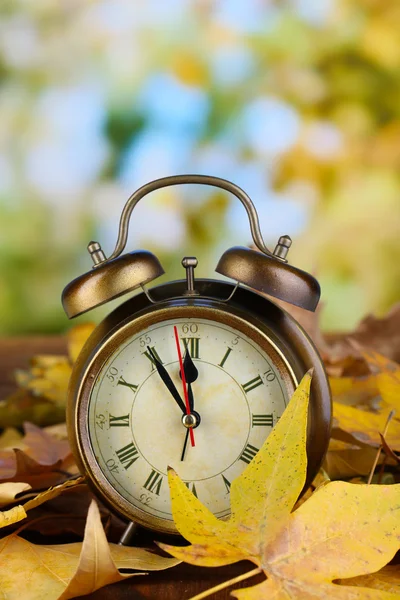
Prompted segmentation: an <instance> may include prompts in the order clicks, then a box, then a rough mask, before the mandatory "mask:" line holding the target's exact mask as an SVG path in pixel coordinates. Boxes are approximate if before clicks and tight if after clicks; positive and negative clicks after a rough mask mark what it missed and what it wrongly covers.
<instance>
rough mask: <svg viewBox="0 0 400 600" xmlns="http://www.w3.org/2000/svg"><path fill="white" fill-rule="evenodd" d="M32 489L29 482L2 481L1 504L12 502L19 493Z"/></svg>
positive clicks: (0, 487)
mask: <svg viewBox="0 0 400 600" xmlns="http://www.w3.org/2000/svg"><path fill="white" fill-rule="evenodd" d="M30 489H31V486H30V485H29V484H28V483H22V482H21V483H10V482H7V483H0V506H5V505H6V504H10V502H13V500H14V499H15V496H16V495H17V494H20V493H21V492H26V490H30Z"/></svg>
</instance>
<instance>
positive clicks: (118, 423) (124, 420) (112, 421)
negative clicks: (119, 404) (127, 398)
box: [108, 415, 129, 427]
mask: <svg viewBox="0 0 400 600" xmlns="http://www.w3.org/2000/svg"><path fill="white" fill-rule="evenodd" d="M108 424H109V427H129V415H123V416H122V417H114V416H113V415H108Z"/></svg>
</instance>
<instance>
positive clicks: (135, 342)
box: [87, 318, 294, 528]
mask: <svg viewBox="0 0 400 600" xmlns="http://www.w3.org/2000/svg"><path fill="white" fill-rule="evenodd" d="M174 327H176V330H177V334H178V338H179V345H180V349H181V353H182V356H183V357H184V356H185V353H186V352H189V353H190V356H191V358H192V362H193V364H194V365H195V369H194V371H195V375H194V376H193V372H192V375H191V377H192V379H194V378H195V380H193V382H192V383H191V393H192V394H193V403H194V410H195V411H196V412H197V413H198V414H199V415H200V423H199V424H198V426H197V427H195V428H194V429H193V436H194V443H195V445H194V446H192V445H191V441H190V436H189V435H187V431H188V429H187V427H186V426H185V425H184V423H183V420H184V419H183V416H184V413H183V411H182V408H181V407H180V406H179V404H178V402H177V401H176V398H175V399H174V397H173V395H172V393H171V391H170V389H168V386H167V385H166V384H165V382H164V381H163V379H162V377H161V376H160V373H159V369H157V368H156V367H157V364H156V363H157V361H158V363H161V364H162V366H163V368H164V370H166V372H167V373H168V375H169V376H170V379H171V380H172V382H173V384H174V386H175V388H176V391H177V392H178V394H179V395H180V398H181V400H182V402H183V403H184V402H185V399H184V398H185V396H184V392H183V384H182V380H181V377H180V367H179V359H178V351H177V344H176V338H175V334H174ZM268 348H270V351H269V350H268ZM278 356H279V352H278V351H277V350H276V348H275V349H273V345H272V344H271V342H268V343H267V344H263V345H258V343H257V342H255V341H253V339H252V338H251V337H249V336H247V335H246V334H245V333H243V332H242V331H240V330H239V329H235V328H234V327H232V326H231V325H227V324H225V323H222V322H218V321H215V320H211V319H206V318H176V319H171V320H164V321H161V322H158V323H155V324H153V325H151V326H148V327H146V328H145V329H142V330H141V331H139V332H137V333H135V334H132V335H131V336H130V337H126V338H125V340H124V341H123V342H122V343H120V345H118V347H117V348H116V349H114V352H113V353H112V354H111V356H109V358H108V359H107V361H106V362H105V363H104V364H103V366H102V368H101V369H100V371H99V372H98V374H97V377H96V379H95V382H94V385H93V387H92V390H91V393H90V397H89V406H88V422H87V427H88V434H89V439H90V444H91V448H92V452H93V455H94V458H95V461H96V464H97V465H98V467H99V469H100V471H101V473H102V475H103V476H104V477H105V478H106V480H107V481H108V483H109V484H110V486H111V487H112V488H113V489H114V490H116V491H117V493H118V494H119V495H120V496H122V498H123V499H124V502H125V504H126V503H129V505H131V506H132V507H134V508H133V510H134V511H137V512H138V511H139V512H140V513H141V514H142V517H141V520H142V522H144V523H146V519H147V518H148V519H149V523H150V525H151V519H152V518H156V519H162V520H165V521H170V522H171V527H172V528H173V525H172V515H171V503H170V495H169V488H168V478H167V467H168V466H171V467H173V468H174V469H175V470H176V471H177V473H178V474H179V475H180V477H181V478H182V479H183V481H185V483H186V485H187V486H188V487H189V489H191V490H192V491H193V493H194V494H195V495H196V496H197V497H198V498H199V499H200V500H201V501H202V502H203V503H204V504H205V505H206V506H207V507H208V508H209V509H210V510H211V511H212V512H213V513H214V514H215V515H216V516H217V517H224V516H226V515H228V514H229V512H230V503H229V489H230V485H231V482H232V480H233V479H234V478H235V477H237V476H238V475H239V474H240V473H241V472H242V471H243V469H244V468H245V467H246V465H247V464H248V463H249V462H250V461H251V459H252V458H253V457H254V456H255V454H256V453H257V451H258V450H259V449H260V447H261V446H262V444H263V442H264V440H265V439H266V437H267V436H268V435H269V433H270V432H271V430H272V427H273V426H274V425H275V423H276V422H277V420H278V419H279V417H280V416H281V415H282V413H283V411H284V409H285V406H286V404H287V402H288V398H289V396H290V394H291V393H292V391H293V388H294V381H293V379H294V378H293V377H292V376H291V375H289V376H288V372H289V371H290V369H289V367H288V365H286V369H287V370H286V373H285V372H284V370H283V368H282V365H284V364H286V363H285V361H284V360H282V357H280V358H279V360H277V357H278ZM158 366H160V364H158ZM164 373H165V371H164ZM189 379H190V377H189ZM288 381H289V382H290V383H289V384H288ZM170 387H171V386H170ZM175 395H176V393H175ZM185 441H186V442H187V443H186V445H185ZM146 515H147V516H146Z"/></svg>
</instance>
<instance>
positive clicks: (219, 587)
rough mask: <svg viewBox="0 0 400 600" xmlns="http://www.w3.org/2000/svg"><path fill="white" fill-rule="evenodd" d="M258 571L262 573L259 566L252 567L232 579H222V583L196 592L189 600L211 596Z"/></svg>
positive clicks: (200, 599) (256, 573)
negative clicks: (199, 592)
mask: <svg viewBox="0 0 400 600" xmlns="http://www.w3.org/2000/svg"><path fill="white" fill-rule="evenodd" d="M259 573H262V569H261V567H257V569H253V570H252V571H247V573H242V575H238V576H237V577H234V578H233V579H228V581H224V582H223V583H220V584H219V585H216V586H214V587H213V588H210V589H209V590H206V591H205V592H201V594H197V596H193V597H192V598H190V600H202V598H207V596H211V594H215V593H216V592H219V591H220V590H224V589H225V588H227V587H229V586H231V585H234V584H235V583H239V582H240V581H244V580H245V579H248V578H249V577H254V575H258V574H259Z"/></svg>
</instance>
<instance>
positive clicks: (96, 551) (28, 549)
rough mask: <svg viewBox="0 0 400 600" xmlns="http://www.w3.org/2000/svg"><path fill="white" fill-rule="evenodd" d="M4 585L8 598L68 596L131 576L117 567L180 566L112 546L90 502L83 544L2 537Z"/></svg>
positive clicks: (0, 577)
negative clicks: (42, 543)
mask: <svg viewBox="0 0 400 600" xmlns="http://www.w3.org/2000/svg"><path fill="white" fill-rule="evenodd" d="M0 557H1V561H0V589H1V591H2V593H3V595H4V596H5V597H7V600H20V599H21V588H23V589H24V596H23V597H24V600H43V598H46V600H68V599H70V598H75V597H76V596H82V595H85V594H89V593H91V592H93V591H95V590H97V589H99V588H101V587H103V586H105V585H108V584H110V583H115V582H116V581H121V580H123V579H126V578H127V577H132V575H133V574H121V573H120V572H119V571H118V568H124V569H139V570H143V569H145V570H149V571H151V570H155V571H158V570H162V569H167V568H169V567H172V566H174V565H176V564H177V562H178V561H176V560H175V559H169V558H163V557H161V556H158V555H156V554H153V553H151V552H148V551H146V550H143V549H140V548H128V547H122V546H116V545H114V544H110V545H109V544H108V542H107V539H106V536H105V533H104V530H103V526H102V524H101V520H100V514H99V510H98V508H97V505H96V503H95V502H92V504H91V506H90V508H89V512H88V518H87V522H86V528H85V537H84V541H83V542H79V543H75V544H60V545H58V546H44V545H43V546H39V545H37V544H32V543H30V542H28V541H27V540H25V539H23V538H21V537H19V536H18V535H16V534H15V533H13V534H11V535H9V536H7V537H5V538H3V539H2V540H1V541H0Z"/></svg>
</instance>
